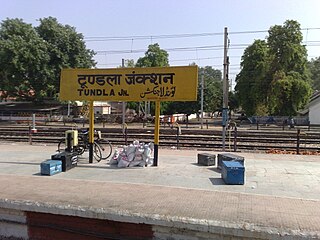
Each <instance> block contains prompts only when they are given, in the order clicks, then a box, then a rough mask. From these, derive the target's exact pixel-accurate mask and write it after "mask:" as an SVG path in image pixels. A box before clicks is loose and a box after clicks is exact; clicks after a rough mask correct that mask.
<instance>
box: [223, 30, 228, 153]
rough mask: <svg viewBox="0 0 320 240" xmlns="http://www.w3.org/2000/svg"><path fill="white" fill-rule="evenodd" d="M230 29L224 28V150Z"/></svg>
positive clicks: (226, 121)
mask: <svg viewBox="0 0 320 240" xmlns="http://www.w3.org/2000/svg"><path fill="white" fill-rule="evenodd" d="M227 55H228V28H226V27H225V28H224V51H223V105H222V150H223V151H225V145H226V126H227V124H228V90H229V84H228V64H229V63H228V56H227Z"/></svg>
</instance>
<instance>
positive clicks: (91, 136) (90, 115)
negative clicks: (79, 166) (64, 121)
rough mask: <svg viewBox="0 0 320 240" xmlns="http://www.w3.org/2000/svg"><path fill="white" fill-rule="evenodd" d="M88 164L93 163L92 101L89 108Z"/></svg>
mask: <svg viewBox="0 0 320 240" xmlns="http://www.w3.org/2000/svg"><path fill="white" fill-rule="evenodd" d="M89 108H90V109H89V163H93V143H94V109H93V101H90V107H89Z"/></svg>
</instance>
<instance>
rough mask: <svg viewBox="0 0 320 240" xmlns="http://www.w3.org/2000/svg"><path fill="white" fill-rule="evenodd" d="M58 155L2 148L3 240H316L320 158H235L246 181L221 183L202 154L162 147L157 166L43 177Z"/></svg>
mask: <svg viewBox="0 0 320 240" xmlns="http://www.w3.org/2000/svg"><path fill="white" fill-rule="evenodd" d="M55 150H56V146H50V145H32V146H30V145H26V144H1V145H0V152H1V155H0V189H1V190H0V221H1V223H0V236H2V237H9V236H11V237H12V239H14V238H16V239H19V238H20V239H21V238H22V239H190V240H196V239H197V240H198V239H199V240H200V239H201V240H203V239H320V188H319V185H320V156H307V155H279V154H261V153H238V154H239V155H241V156H243V157H245V159H246V160H245V166H246V174H245V175H246V177H245V184H244V185H225V184H224V182H223V181H222V179H221V175H220V172H219V171H218V170H217V168H216V167H214V166H208V167H206V166H199V165H197V154H198V153H200V152H203V151H195V150H189V151H188V150H171V149H160V150H159V166H158V167H144V168H140V167H136V168H124V169H118V168H116V167H113V166H110V165H108V164H107V163H106V162H105V161H101V162H100V163H93V164H89V163H88V161H87V159H80V162H79V165H78V166H77V167H76V168H74V169H71V170H70V171H67V172H64V173H60V174H57V175H54V176H41V175H40V163H41V162H42V161H44V160H46V159H49V158H50V156H51V154H53V153H54V152H55ZM205 152H208V151H205ZM210 153H213V154H217V153H218V152H210ZM0 238H1V237H0Z"/></svg>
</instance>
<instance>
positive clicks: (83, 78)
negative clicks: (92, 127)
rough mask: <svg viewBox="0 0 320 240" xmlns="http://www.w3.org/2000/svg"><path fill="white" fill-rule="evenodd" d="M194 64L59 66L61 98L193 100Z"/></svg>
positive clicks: (195, 96)
mask: <svg viewBox="0 0 320 240" xmlns="http://www.w3.org/2000/svg"><path fill="white" fill-rule="evenodd" d="M197 86H198V67H197V66H188V67H159V68H114V69H63V70H62V72H61V79H60V99H61V100H83V101H157V100H160V101H195V100H197Z"/></svg>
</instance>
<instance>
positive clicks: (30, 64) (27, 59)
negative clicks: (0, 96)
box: [0, 19, 49, 100]
mask: <svg viewBox="0 0 320 240" xmlns="http://www.w3.org/2000/svg"><path fill="white" fill-rule="evenodd" d="M47 52H48V44H47V43H46V42H44V41H43V39H41V37H39V35H38V34H37V32H36V31H35V29H34V28H32V26H31V25H30V24H26V23H24V22H23V21H22V19H7V20H5V21H3V22H2V24H1V26H0V69H1V70H0V80H1V81H0V88H1V90H2V91H5V92H6V93H7V95H8V96H13V97H20V98H25V99H28V100H29V99H31V98H32V94H33V93H36V94H38V95H41V94H43V93H42V92H40V89H43V88H44V86H46V84H47V83H48V72H47V67H48V63H49V56H48V55H47Z"/></svg>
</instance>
